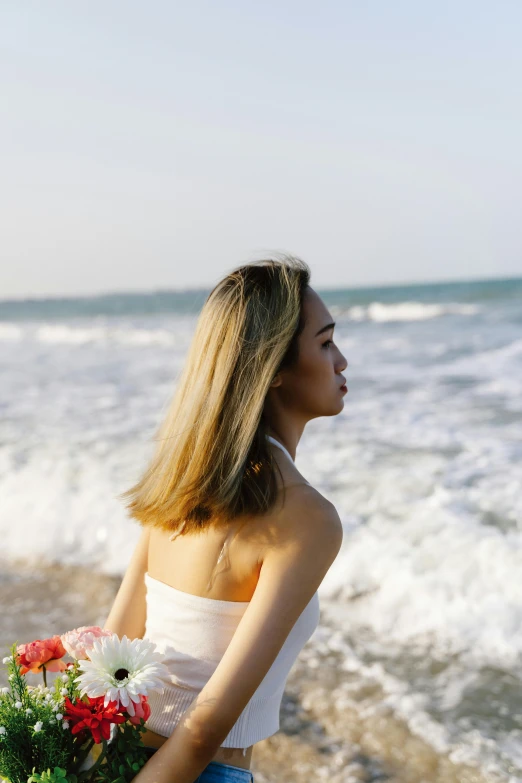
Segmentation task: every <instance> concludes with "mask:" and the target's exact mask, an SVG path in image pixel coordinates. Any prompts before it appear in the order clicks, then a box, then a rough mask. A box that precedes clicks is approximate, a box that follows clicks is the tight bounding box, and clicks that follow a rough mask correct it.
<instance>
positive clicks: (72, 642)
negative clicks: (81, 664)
mask: <svg viewBox="0 0 522 783" xmlns="http://www.w3.org/2000/svg"><path fill="white" fill-rule="evenodd" d="M100 636H112V631H106V630H105V628H100V626H99V625H81V626H80V627H79V628H75V629H74V630H73V631H67V633H64V634H62V636H61V639H62V644H63V646H64V647H65V649H66V650H67V652H68V653H69V655H71V656H72V657H73V658H76V660H78V661H80V660H88V659H89V650H90V649H91V647H92V646H93V644H94V641H95V639H99V638H100Z"/></svg>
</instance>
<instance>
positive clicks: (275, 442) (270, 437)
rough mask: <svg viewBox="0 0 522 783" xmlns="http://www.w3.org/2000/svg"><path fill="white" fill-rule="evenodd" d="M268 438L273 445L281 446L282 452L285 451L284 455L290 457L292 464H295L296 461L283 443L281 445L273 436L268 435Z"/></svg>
mask: <svg viewBox="0 0 522 783" xmlns="http://www.w3.org/2000/svg"><path fill="white" fill-rule="evenodd" d="M266 437H267V438H268V440H269V441H270V442H271V443H274V444H275V445H276V446H279V448H280V449H281V450H282V451H284V453H285V454H286V456H287V457H288V459H289V460H290V461H291V462H293V461H294V460H293V459H292V456H291V454H290V452H289V451H288V449H286V448H285V447H284V446H283V444H282V443H279V441H278V440H276V439H275V438H273V437H272V436H271V435H267V436H266Z"/></svg>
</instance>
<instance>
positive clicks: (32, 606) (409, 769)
mask: <svg viewBox="0 0 522 783" xmlns="http://www.w3.org/2000/svg"><path fill="white" fill-rule="evenodd" d="M119 584H120V579H119V577H111V576H107V575H106V574H102V573H97V572H94V571H92V570H91V569H87V568H82V567H78V566H74V567H73V566H69V567H67V566H62V565H60V564H57V563H48V564H47V565H41V566H40V567H35V566H34V565H27V564H24V563H23V561H18V562H17V563H12V564H10V565H9V566H8V565H7V564H5V563H4V564H3V566H2V570H1V576H0V646H1V650H2V657H3V656H4V655H6V654H8V652H9V650H8V648H9V646H10V645H11V644H12V643H13V642H14V641H17V642H18V643H25V642H29V641H33V640H34V639H37V638H40V639H41V638H46V637H48V636H52V635H54V634H56V633H60V634H61V633H64V632H66V631H68V630H71V629H72V628H75V627H78V626H80V625H98V624H100V625H103V622H104V620H105V618H106V616H107V614H108V612H109V609H110V607H111V605H112V601H113V600H114V597H115V595H116V592H117V589H118V587H119ZM335 633H336V632H335V628H334V627H333V626H330V625H329V624H328V623H327V622H324V621H322V622H321V623H320V627H319V628H318V629H317V631H316V633H315V634H314V637H313V638H314V640H315V643H313V642H312V643H309V644H307V645H306V646H305V648H304V649H303V651H302V653H301V655H300V656H299V658H298V660H297V661H296V663H295V665H294V667H293V668H292V671H291V672H290V676H289V679H288V682H287V688H286V692H285V696H284V698H283V702H282V705H281V714H280V716H281V726H280V731H279V732H278V733H277V734H275V735H273V736H272V737H269V738H267V739H266V740H262V741H261V742H259V743H257V744H256V746H255V748H254V752H253V754H252V766H251V768H252V771H253V773H254V778H255V780H256V783H295V781H321V780H324V781H330V783H355V782H356V781H357V782H359V781H364V782H365V783H373V782H375V783H377V781H388V783H421V781H423V782H424V783H487V782H488V781H489V782H490V783H493V781H497V780H499V781H500V780H503V778H496V777H494V776H493V777H484V776H483V775H482V774H481V773H480V772H479V771H477V769H476V768H474V767H470V766H466V765H459V764H455V763H453V762H452V761H450V760H449V758H448V757H447V755H445V754H437V753H436V752H435V751H434V750H433V748H431V747H430V746H429V745H428V744H427V743H426V742H424V741H423V740H422V739H421V738H420V737H416V736H415V735H414V734H412V733H411V731H410V730H409V729H408V727H407V725H406V724H405V723H404V722H402V721H400V720H398V719H397V718H396V717H394V715H393V711H392V710H390V709H386V708H382V707H380V703H381V698H382V692H381V690H380V689H379V687H378V685H377V683H376V682H374V683H373V684H372V683H371V682H369V681H367V680H365V679H364V678H361V677H359V675H357V674H355V675H350V674H349V673H347V672H346V671H344V670H343V667H342V663H343V661H342V659H341V655H340V654H339V653H336V649H335V648H336V645H335V642H334V637H335ZM316 637H320V640H319V638H316ZM26 676H27V677H28V680H30V684H38V682H39V681H40V679H41V678H40V677H38V676H35V675H32V674H28V675H26ZM54 676H55V675H53V674H51V673H50V674H49V675H48V681H49V682H52V681H53V680H54ZM6 684H7V678H6V674H5V668H3V669H2V670H1V673H0V685H2V686H3V685H6Z"/></svg>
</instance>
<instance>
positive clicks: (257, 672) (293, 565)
mask: <svg viewBox="0 0 522 783" xmlns="http://www.w3.org/2000/svg"><path fill="white" fill-rule="evenodd" d="M285 505H286V509H285V511H284V512H282V513H281V515H280V518H279V520H278V524H277V525H274V526H273V529H272V526H269V529H267V541H268V542H269V543H268V544H267V549H266V551H265V555H264V559H263V563H262V566H261V570H260V575H259V581H258V583H257V586H256V589H255V592H254V595H253V596H252V600H251V601H250V603H249V605H248V606H247V608H246V611H245V613H244V615H243V616H242V618H241V620H240V622H239V625H238V627H237V628H236V631H235V633H234V636H233V637H232V640H231V641H230V644H229V645H228V647H227V649H226V651H225V653H224V655H223V657H222V658H221V660H220V662H219V664H218V666H217V667H216V670H215V671H214V673H213V675H212V676H211V677H210V679H209V680H208V682H207V683H206V685H205V686H204V688H203V689H202V691H201V693H200V694H199V695H198V696H197V697H196V698H195V699H194V701H193V702H192V704H191V705H190V707H189V708H188V709H187V710H186V711H185V713H184V714H183V716H182V718H181V720H180V722H179V723H178V724H177V726H176V728H175V729H174V731H173V732H172V734H171V735H170V737H169V738H168V739H167V740H166V742H164V743H163V745H162V746H161V748H159V750H157V751H156V753H154V755H153V756H152V757H151V758H150V759H149V761H147V763H146V764H145V766H144V767H142V769H141V770H140V771H139V772H138V774H137V775H136V777H135V778H133V783H193V781H194V780H196V778H197V777H198V775H200V774H201V772H202V771H203V770H204V769H205V767H206V766H207V764H208V763H209V762H210V761H211V760H212V758H213V757H214V755H215V753H216V751H217V749H218V748H219V747H220V745H221V743H222V742H223V741H224V740H225V738H226V736H227V734H228V733H229V732H230V730H231V729H232V727H233V726H234V724H235V723H236V721H237V720H238V718H239V716H240V714H241V713H242V711H243V710H244V708H245V707H246V705H247V703H248V702H249V700H250V699H251V697H252V696H253V694H254V692H255V691H256V690H257V688H258V686H259V685H260V683H261V682H262V680H263V678H264V677H265V675H266V674H267V672H268V670H269V669H270V667H271V665H272V663H273V662H274V660H275V658H276V657H277V654H278V653H279V651H280V649H281V647H282V646H283V644H284V642H285V639H286V638H287V636H288V634H289V633H290V631H291V629H292V628H293V626H294V624H295V622H296V621H297V620H298V618H299V616H300V615H301V613H302V612H303V610H304V609H305V607H306V606H307V604H308V603H309V602H310V600H311V599H312V597H313V595H314V593H315V592H316V591H317V589H318V587H319V585H320V584H321V582H322V581H323V579H324V576H325V575H326V573H327V571H328V569H329V568H330V566H331V564H332V562H333V561H334V560H335V557H336V555H337V553H338V551H339V549H340V546H341V543H342V537H343V530H342V525H341V521H340V519H339V516H338V514H337V512H336V510H335V507H334V506H333V505H332V504H331V503H330V502H329V501H327V500H325V499H324V498H323V497H322V496H320V495H319V493H315V491H314V493H312V492H305V493H302V497H301V498H300V499H298V500H297V501H296V500H295V499H294V500H293V501H291V502H288V503H287V504H285ZM282 516H284V518H283V519H282V518H281V517H282Z"/></svg>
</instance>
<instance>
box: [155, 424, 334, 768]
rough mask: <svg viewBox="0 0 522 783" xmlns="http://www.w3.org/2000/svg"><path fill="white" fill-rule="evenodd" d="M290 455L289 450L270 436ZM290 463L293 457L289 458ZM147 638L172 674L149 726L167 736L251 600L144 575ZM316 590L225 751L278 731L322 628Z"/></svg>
mask: <svg viewBox="0 0 522 783" xmlns="http://www.w3.org/2000/svg"><path fill="white" fill-rule="evenodd" d="M270 440H273V442H274V443H276V444H277V445H278V446H280V447H281V448H282V449H283V451H285V452H286V453H287V454H288V452H287V451H286V449H285V448H284V447H283V446H282V444H280V443H279V442H278V441H276V440H275V439H272V438H271V437H270ZM288 456H289V458H290V459H291V457H290V455H289V454H288ZM145 585H146V589H147V620H146V627H145V636H146V638H148V639H150V640H151V641H153V642H155V643H156V645H157V649H158V651H159V652H160V653H162V655H163V663H164V664H165V665H166V666H167V668H168V670H169V673H170V676H169V681H168V682H167V683H166V685H165V689H164V691H163V693H158V692H155V691H152V692H151V693H150V694H149V704H150V707H151V715H150V717H149V720H148V721H147V722H146V724H145V725H146V727H147V728H148V729H150V730H151V731H155V732H156V733H158V734H161V735H162V736H164V737H169V736H170V735H171V734H172V732H173V730H174V728H175V726H176V724H177V723H178V721H179V720H180V718H181V716H182V715H183V713H184V712H185V710H187V709H188V707H189V706H190V704H191V703H192V702H193V701H194V699H195V698H196V697H197V695H198V694H199V693H200V691H201V690H202V689H203V687H204V685H205V684H206V683H207V681H208V680H209V679H210V677H211V676H212V674H213V673H214V671H215V670H216V668H217V665H218V663H219V661H220V660H221V658H222V656H223V654H224V653H225V650H226V649H227V647H228V645H229V643H230V641H231V639H232V637H233V635H234V632H235V630H236V628H237V626H238V625H239V623H240V621H241V618H242V616H243V614H244V613H245V611H246V608H247V606H248V604H249V603H250V602H249V601H222V600H218V599H215V598H206V597H205V596H198V595H192V594H191V593H186V592H184V591H182V590H177V589H176V588H174V587H172V586H171V585H168V584H166V583H165V582H161V581H159V580H158V579H155V578H153V577H152V576H150V574H149V573H146V574H145ZM319 617H320V607H319V595H318V593H317V592H316V593H315V594H314V595H313V596H312V598H311V599H310V601H309V603H308V604H307V606H306V607H305V608H304V610H303V611H302V613H301V615H300V616H299V618H298V619H297V621H296V623H295V624H294V626H293V628H292V629H291V631H290V633H289V635H288V636H287V638H286V639H285V642H284V644H283V646H282V647H281V649H280V650H279V653H278V655H277V657H276V658H275V660H274V662H273V663H272V666H271V667H270V669H269V670H268V672H267V673H266V675H265V677H264V678H263V680H262V681H261V683H260V684H259V686H258V688H257V689H256V691H255V693H254V694H253V695H252V697H251V699H250V701H249V702H248V704H247V705H246V707H245V709H244V710H243V712H242V713H241V715H240V716H239V718H238V720H237V721H236V723H235V724H234V726H233V727H232V729H231V730H230V732H229V734H228V735H227V736H226V738H225V740H224V742H222V743H221V747H224V748H243V749H244V750H243V753H245V752H246V748H248V747H249V746H250V745H253V744H254V743H256V742H259V741H260V740H262V739H265V738H266V737H269V736H271V735H272V734H275V732H276V731H278V730H279V711H280V707H281V700H282V698H283V693H284V689H285V684H286V680H287V679H288V675H289V673H290V669H291V668H292V666H293V664H294V662H295V660H296V658H297V656H298V655H299V653H300V651H301V649H302V648H303V647H304V645H305V644H306V642H307V641H308V639H309V638H310V637H311V635H312V634H313V632H314V631H315V629H316V628H317V625H318V624H319Z"/></svg>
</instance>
